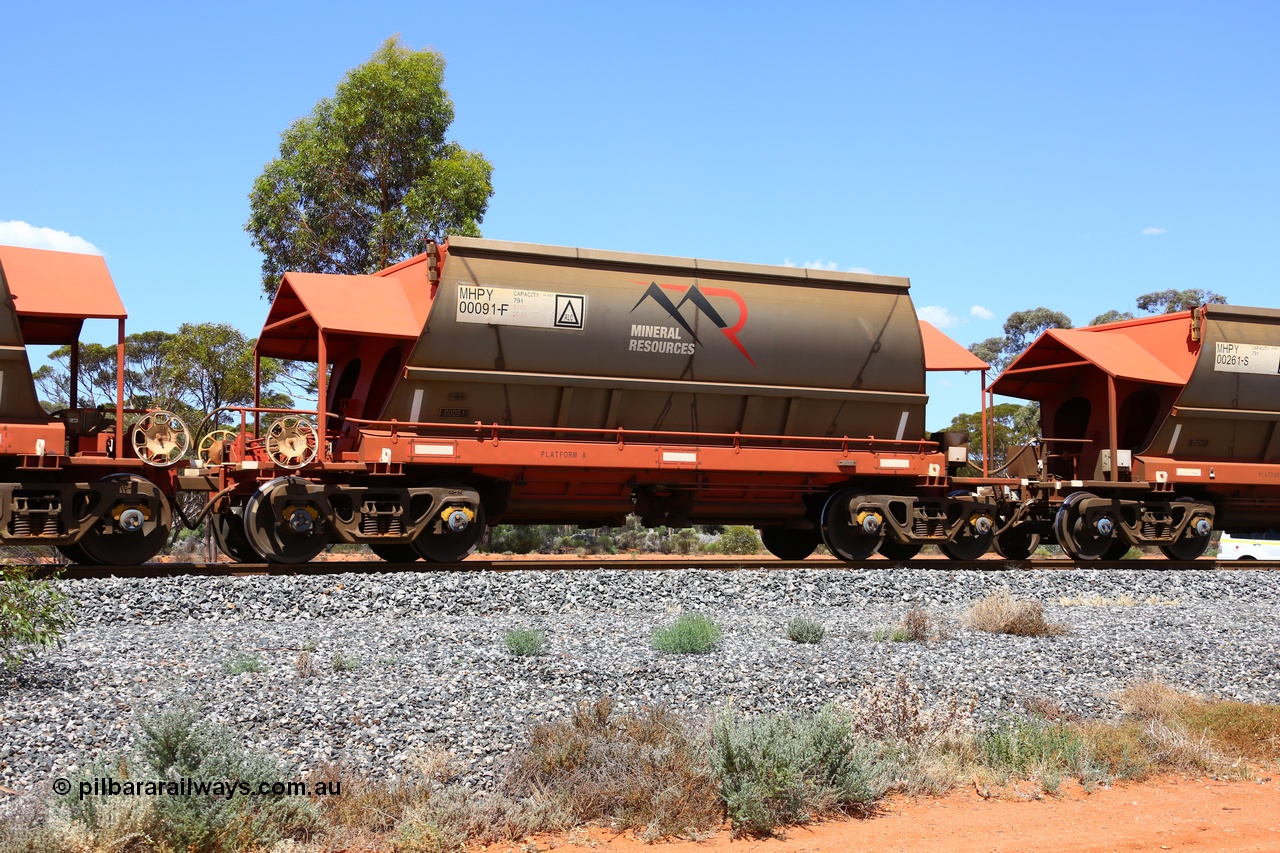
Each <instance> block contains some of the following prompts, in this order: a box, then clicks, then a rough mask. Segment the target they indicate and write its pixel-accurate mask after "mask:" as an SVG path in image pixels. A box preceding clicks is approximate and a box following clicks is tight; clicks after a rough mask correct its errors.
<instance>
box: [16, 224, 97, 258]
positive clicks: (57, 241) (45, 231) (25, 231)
mask: <svg viewBox="0 0 1280 853" xmlns="http://www.w3.org/2000/svg"><path fill="white" fill-rule="evenodd" d="M0 246H23V247H25V248H28V249H52V250H53V251H55V252H76V253H77V254H81V255H101V254H103V252H102V250H101V249H99V248H98V247H97V246H95V245H93V244H92V243H90V242H89V241H88V240H86V239H84V238H83V237H76V236H74V235H71V234H68V233H67V232H66V231H55V230H54V229H52V228H38V227H36V226H35V225H31V224H28V223H26V222H22V221H21V220H17V219H15V220H12V221H10V222H0Z"/></svg>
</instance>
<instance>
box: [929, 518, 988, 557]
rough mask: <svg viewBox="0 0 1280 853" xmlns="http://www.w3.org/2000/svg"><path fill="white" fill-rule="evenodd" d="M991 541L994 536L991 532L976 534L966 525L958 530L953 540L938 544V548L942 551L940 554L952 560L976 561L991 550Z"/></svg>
mask: <svg viewBox="0 0 1280 853" xmlns="http://www.w3.org/2000/svg"><path fill="white" fill-rule="evenodd" d="M993 539H995V534H994V533H992V531H990V530H988V531H987V532H986V533H978V532H977V531H976V530H974V529H973V528H972V527H970V526H969V525H967V524H966V525H965V526H964V527H962V528H960V532H959V533H957V534H956V538H955V539H948V540H947V541H945V542H939V543H938V547H939V548H940V549H941V550H942V553H944V554H946V555H947V556H948V557H950V558H951V559H953V560H978V559H981V558H982V555H983V554H985V553H987V551H989V550H990V549H991V542H992V540H993Z"/></svg>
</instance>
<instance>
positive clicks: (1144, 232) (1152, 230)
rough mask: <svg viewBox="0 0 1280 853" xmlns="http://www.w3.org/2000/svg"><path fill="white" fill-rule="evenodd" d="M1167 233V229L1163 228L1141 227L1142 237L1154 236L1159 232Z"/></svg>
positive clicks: (1159, 233)
mask: <svg viewBox="0 0 1280 853" xmlns="http://www.w3.org/2000/svg"><path fill="white" fill-rule="evenodd" d="M1168 233H1169V232H1168V230H1167V229H1164V228H1143V229H1142V236H1143V237H1156V236H1159V235H1161V234H1168Z"/></svg>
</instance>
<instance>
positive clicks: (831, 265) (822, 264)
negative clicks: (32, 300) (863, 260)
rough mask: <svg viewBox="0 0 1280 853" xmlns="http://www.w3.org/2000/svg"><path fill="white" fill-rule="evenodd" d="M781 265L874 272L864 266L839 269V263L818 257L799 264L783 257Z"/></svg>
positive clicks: (868, 273)
mask: <svg viewBox="0 0 1280 853" xmlns="http://www.w3.org/2000/svg"><path fill="white" fill-rule="evenodd" d="M782 265H783V266H784V267H794V266H800V267H804V268H805V269H807V270H826V271H827V272H859V273H863V274H864V275H875V273H874V272H872V271H871V270H869V269H867V268H866V267H845V268H844V269H843V270H841V269H840V265H839V264H837V263H836V262H835V261H824V260H823V259H822V258H818V259H817V260H816V261H805V262H803V263H800V264H797V263H796V262H795V261H793V260H791V259H790V258H784V259H783V261H782Z"/></svg>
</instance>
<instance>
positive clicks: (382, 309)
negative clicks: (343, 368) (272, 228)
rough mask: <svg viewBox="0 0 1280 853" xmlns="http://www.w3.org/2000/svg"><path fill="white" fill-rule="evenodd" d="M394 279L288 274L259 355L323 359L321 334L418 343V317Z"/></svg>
mask: <svg viewBox="0 0 1280 853" xmlns="http://www.w3.org/2000/svg"><path fill="white" fill-rule="evenodd" d="M414 308H415V305H414V304H413V303H412V302H411V300H410V299H409V297H408V294H407V293H406V292H405V288H404V286H403V284H402V282H401V281H400V280H399V279H397V278H394V277H391V276H377V275H330V274H326V273H298V272H291V273H285V276H284V279H283V281H281V283H280V289H279V290H278V291H277V292H276V298H275V301H274V302H272V303H271V310H270V312H268V314H267V321H266V324H265V325H264V326H263V327H262V334H261V335H259V336H258V355H260V356H267V357H271V358H288V359H298V360H301V361H318V360H319V342H318V339H319V334H320V333H321V332H323V333H324V334H325V335H326V336H327V337H331V338H333V337H339V336H353V337H354V336H362V335H376V336H378V337H384V338H409V339H416V338H417V337H418V335H419V334H421V332H422V326H423V324H424V323H425V321H426V318H425V317H419V316H418V314H419V312H418V311H415V310H414Z"/></svg>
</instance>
